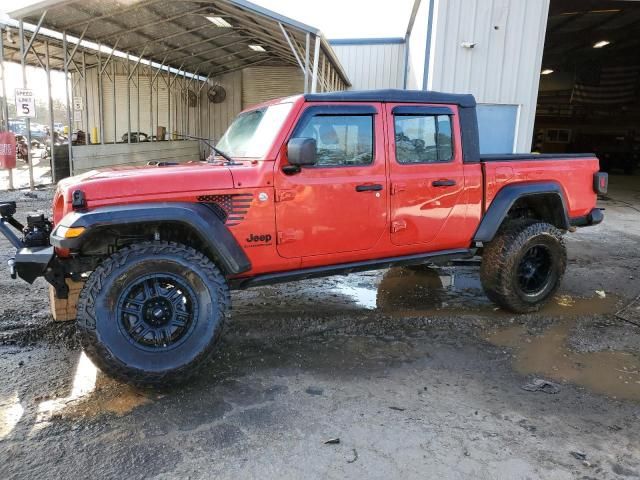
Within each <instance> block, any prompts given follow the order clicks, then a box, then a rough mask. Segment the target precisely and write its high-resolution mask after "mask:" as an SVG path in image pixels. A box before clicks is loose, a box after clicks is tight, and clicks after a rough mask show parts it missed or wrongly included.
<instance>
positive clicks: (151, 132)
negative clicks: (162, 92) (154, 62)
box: [148, 67, 153, 136]
mask: <svg viewBox="0 0 640 480" xmlns="http://www.w3.org/2000/svg"><path fill="white" fill-rule="evenodd" d="M151 72H152V70H151V67H149V74H148V76H149V130H150V131H149V135H151V136H153V76H152V75H151Z"/></svg>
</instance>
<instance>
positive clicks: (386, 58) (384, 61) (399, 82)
mask: <svg viewBox="0 0 640 480" xmlns="http://www.w3.org/2000/svg"><path fill="white" fill-rule="evenodd" d="M330 43H331V47H332V48H333V51H334V52H335V53H336V55H337V57H338V59H339V60H340V63H341V64H342V67H343V68H344V70H345V72H346V73H347V76H348V77H349V80H350V81H351V85H352V86H351V89H352V90H374V89H379V88H403V84H404V61H405V52H404V50H405V45H404V43H400V42H398V41H393V43H382V42H377V41H376V42H372V43H366V41H365V40H362V41H355V42H354V43H346V42H345V43H343V42H338V43H333V42H330Z"/></svg>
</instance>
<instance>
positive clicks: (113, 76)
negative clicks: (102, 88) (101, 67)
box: [111, 60, 118, 143]
mask: <svg viewBox="0 0 640 480" xmlns="http://www.w3.org/2000/svg"><path fill="white" fill-rule="evenodd" d="M111 92H112V93H113V143H117V142H118V132H117V130H116V129H117V128H118V119H117V112H116V66H115V61H114V60H111Z"/></svg>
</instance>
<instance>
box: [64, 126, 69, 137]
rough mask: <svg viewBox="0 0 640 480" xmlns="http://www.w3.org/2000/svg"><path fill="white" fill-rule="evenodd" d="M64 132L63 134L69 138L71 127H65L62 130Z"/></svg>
mask: <svg viewBox="0 0 640 480" xmlns="http://www.w3.org/2000/svg"><path fill="white" fill-rule="evenodd" d="M62 132H63V133H64V134H65V135H67V136H68V135H69V125H65V126H64V127H63V128H62Z"/></svg>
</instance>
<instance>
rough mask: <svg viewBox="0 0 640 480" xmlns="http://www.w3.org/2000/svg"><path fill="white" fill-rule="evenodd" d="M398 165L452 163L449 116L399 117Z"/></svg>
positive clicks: (397, 129) (397, 137)
mask: <svg viewBox="0 0 640 480" xmlns="http://www.w3.org/2000/svg"><path fill="white" fill-rule="evenodd" d="M394 123H395V138H396V159H397V160H398V163H403V164H410V163H437V162H449V161H451V160H452V158H453V142H452V139H451V117H450V116H449V115H396V116H395V117H394Z"/></svg>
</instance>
